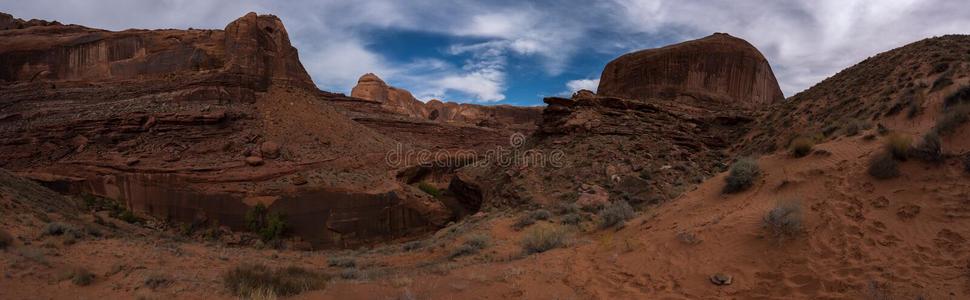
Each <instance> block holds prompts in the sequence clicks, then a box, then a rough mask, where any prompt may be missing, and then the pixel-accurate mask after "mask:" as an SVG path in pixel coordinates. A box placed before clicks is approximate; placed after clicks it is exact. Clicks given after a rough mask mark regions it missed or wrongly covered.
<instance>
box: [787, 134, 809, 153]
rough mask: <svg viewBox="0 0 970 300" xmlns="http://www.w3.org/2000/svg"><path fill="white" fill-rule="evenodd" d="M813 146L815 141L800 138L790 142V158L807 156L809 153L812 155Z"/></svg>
mask: <svg viewBox="0 0 970 300" xmlns="http://www.w3.org/2000/svg"><path fill="white" fill-rule="evenodd" d="M814 146H815V141H812V139H811V138H808V137H804V136H801V137H797V138H795V139H794V140H792V141H791V145H789V147H788V149H789V151H790V152H791V154H792V156H795V157H803V156H805V155H808V154H809V153H812V147H814Z"/></svg>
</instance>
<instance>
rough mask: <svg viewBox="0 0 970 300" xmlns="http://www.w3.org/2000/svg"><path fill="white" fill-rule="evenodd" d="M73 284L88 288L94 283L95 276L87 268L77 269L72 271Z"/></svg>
mask: <svg viewBox="0 0 970 300" xmlns="http://www.w3.org/2000/svg"><path fill="white" fill-rule="evenodd" d="M71 282H72V283H74V284H75V285H77V286H88V285H90V284H91V283H92V282H94V274H91V272H90V271H88V270H87V269H85V268H75V269H74V270H73V271H71Z"/></svg>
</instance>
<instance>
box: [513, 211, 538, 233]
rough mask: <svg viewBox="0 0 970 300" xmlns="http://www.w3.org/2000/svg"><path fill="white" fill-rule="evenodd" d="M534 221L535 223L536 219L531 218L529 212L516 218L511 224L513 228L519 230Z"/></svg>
mask: <svg viewBox="0 0 970 300" xmlns="http://www.w3.org/2000/svg"><path fill="white" fill-rule="evenodd" d="M535 223H536V219H535V218H533V217H532V215H531V214H527V215H523V216H521V217H519V219H518V220H516V221H515V223H514V224H512V228H515V229H516V230H521V229H522V228H526V227H529V226H530V225H532V224H535Z"/></svg>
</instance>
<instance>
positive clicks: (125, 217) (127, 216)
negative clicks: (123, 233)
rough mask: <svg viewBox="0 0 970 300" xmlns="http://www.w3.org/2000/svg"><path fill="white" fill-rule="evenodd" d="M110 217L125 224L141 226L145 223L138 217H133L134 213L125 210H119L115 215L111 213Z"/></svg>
mask: <svg viewBox="0 0 970 300" xmlns="http://www.w3.org/2000/svg"><path fill="white" fill-rule="evenodd" d="M110 215H111V216H112V217H114V218H115V219H118V220H122V221H125V223H129V224H141V223H144V222H145V219H142V218H141V217H138V216H137V215H135V213H133V212H131V210H127V209H124V210H121V211H120V212H117V213H112V214H110Z"/></svg>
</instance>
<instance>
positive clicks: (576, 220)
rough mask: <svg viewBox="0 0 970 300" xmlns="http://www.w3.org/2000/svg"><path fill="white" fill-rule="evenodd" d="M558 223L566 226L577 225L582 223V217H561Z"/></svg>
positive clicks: (572, 215)
mask: <svg viewBox="0 0 970 300" xmlns="http://www.w3.org/2000/svg"><path fill="white" fill-rule="evenodd" d="M559 222H561V223H563V224H566V225H577V224H579V223H582V222H583V217H582V216H580V215H579V214H576V213H572V214H568V215H564V216H562V218H561V219H560V220H559Z"/></svg>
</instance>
